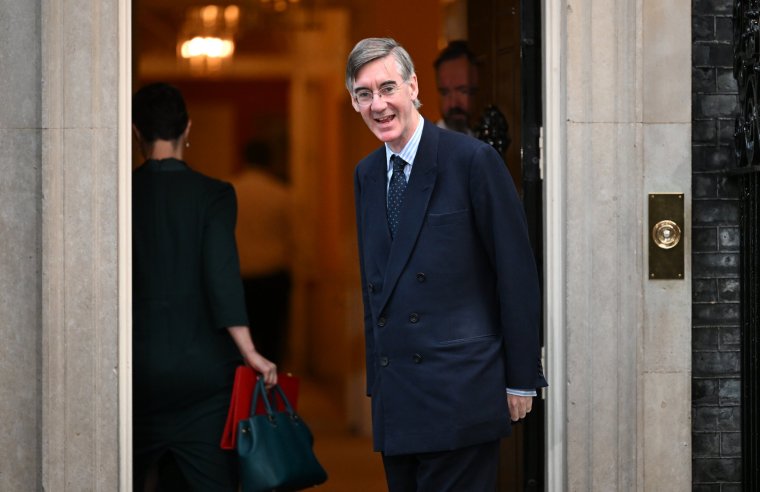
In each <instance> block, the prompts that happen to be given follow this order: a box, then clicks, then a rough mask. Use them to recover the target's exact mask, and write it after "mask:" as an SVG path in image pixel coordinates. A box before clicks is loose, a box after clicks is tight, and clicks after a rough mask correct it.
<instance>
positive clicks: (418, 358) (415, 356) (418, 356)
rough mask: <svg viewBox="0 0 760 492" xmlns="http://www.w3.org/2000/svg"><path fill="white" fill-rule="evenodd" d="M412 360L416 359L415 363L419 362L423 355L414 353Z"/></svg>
mask: <svg viewBox="0 0 760 492" xmlns="http://www.w3.org/2000/svg"><path fill="white" fill-rule="evenodd" d="M412 360H413V361H414V363H415V364H419V363H420V362H422V356H421V355H420V354H414V355H413V356H412Z"/></svg>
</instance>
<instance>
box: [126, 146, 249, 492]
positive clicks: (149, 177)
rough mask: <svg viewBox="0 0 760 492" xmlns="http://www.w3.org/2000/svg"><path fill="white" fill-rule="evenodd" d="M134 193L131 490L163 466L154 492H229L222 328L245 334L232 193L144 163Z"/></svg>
mask: <svg viewBox="0 0 760 492" xmlns="http://www.w3.org/2000/svg"><path fill="white" fill-rule="evenodd" d="M132 190H133V193H132V202H133V206H132V207H133V208H132V210H133V217H132V220H133V229H132V233H133V251H132V254H133V356H132V360H133V364H134V367H133V375H134V412H133V423H134V476H135V490H142V489H143V481H144V480H145V475H146V471H147V469H148V467H150V466H151V464H153V463H155V462H156V461H157V460H161V463H162V464H164V463H168V464H169V465H171V466H168V467H165V468H166V469H168V470H174V473H173V474H172V473H171V472H166V471H162V476H163V478H164V482H165V484H164V485H163V488H162V489H160V490H199V491H200V490H202V491H214V490H230V491H234V490H236V477H235V475H236V473H235V472H236V470H235V461H234V456H232V454H231V453H230V452H225V451H222V450H221V449H220V447H219V440H220V438H221V433H222V430H223V428H224V422H225V418H226V414H227V409H228V406H229V401H230V393H231V390H232V382H233V377H234V372H235V367H236V366H237V365H238V364H240V363H241V357H240V353H239V352H238V350H237V348H236V346H235V344H234V342H233V340H232V337H230V335H229V333H228V332H227V330H226V329H225V328H226V327H228V326H237V325H247V324H248V319H247V316H246V312H245V302H244V297H243V290H242V283H241V279H240V267H239V263H238V255H237V248H236V246H235V220H236V215H237V205H236V201H235V192H234V190H233V188H232V186H231V185H229V184H228V183H224V182H222V181H218V180H215V179H212V178H209V177H207V176H204V175H202V174H200V173H197V172H195V171H193V170H191V169H190V168H189V167H188V166H187V165H186V164H185V163H184V162H182V161H179V160H176V159H163V160H160V161H156V160H149V161H147V162H146V163H145V164H143V165H142V166H140V167H139V168H138V169H136V170H135V171H134V173H133V181H132ZM172 475H174V479H177V480H179V479H181V478H182V477H184V481H185V483H184V484H183V483H182V481H181V480H179V481H175V482H174V484H173V485H171V484H169V483H166V481H171V480H172Z"/></svg>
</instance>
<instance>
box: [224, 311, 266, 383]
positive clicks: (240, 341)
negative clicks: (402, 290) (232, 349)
mask: <svg viewBox="0 0 760 492" xmlns="http://www.w3.org/2000/svg"><path fill="white" fill-rule="evenodd" d="M227 331H228V332H229V333H230V336H231V337H232V339H233V340H234V341H235V345H237V348H238V350H239V351H240V355H242V356H243V360H244V361H245V364H246V365H248V366H251V367H252V368H253V369H254V370H256V371H258V372H260V373H261V375H262V376H263V377H264V383H265V384H266V385H267V387H271V386H274V385H275V384H277V366H276V365H274V364H273V363H272V362H270V361H269V360H267V359H265V358H264V357H263V356H262V355H261V354H260V353H258V352H257V351H256V347H254V345H253V339H252V338H251V332H250V330H249V329H248V327H247V326H230V327H228V328H227Z"/></svg>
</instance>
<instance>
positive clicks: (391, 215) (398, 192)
mask: <svg viewBox="0 0 760 492" xmlns="http://www.w3.org/2000/svg"><path fill="white" fill-rule="evenodd" d="M391 164H393V174H392V175H391V182H390V183H389V184H388V229H390V231H391V238H393V237H395V236H396V229H398V223H399V219H400V218H401V205H402V204H403V202H404V192H405V191H406V176H405V175H404V166H405V165H406V162H405V161H404V160H403V159H402V158H401V157H399V156H397V155H395V154H394V155H392V156H391Z"/></svg>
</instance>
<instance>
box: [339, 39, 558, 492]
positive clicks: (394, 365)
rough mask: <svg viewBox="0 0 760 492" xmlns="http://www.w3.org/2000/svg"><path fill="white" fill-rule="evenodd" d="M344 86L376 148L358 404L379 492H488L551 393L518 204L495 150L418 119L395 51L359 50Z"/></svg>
mask: <svg viewBox="0 0 760 492" xmlns="http://www.w3.org/2000/svg"><path fill="white" fill-rule="evenodd" d="M346 87H347V88H348V91H349V93H350V95H351V99H352V104H353V107H354V109H355V110H356V111H357V112H359V113H360V114H361V116H362V118H363V119H364V122H365V123H366V124H367V126H368V127H369V129H370V130H371V131H372V133H373V134H374V135H375V136H376V137H377V138H378V139H379V140H381V141H382V142H384V145H383V146H381V147H380V148H379V149H377V150H376V151H374V152H373V153H371V154H370V155H368V156H367V157H365V158H364V159H363V160H362V161H361V162H359V164H358V165H357V167H356V173H355V178H354V179H355V181H354V185H355V194H356V217H357V229H358V236H359V257H360V258H359V259H360V268H361V277H362V292H363V300H364V326H365V341H366V356H367V393H368V395H369V396H370V397H371V398H372V423H373V435H374V436H373V437H374V446H375V450H376V451H380V452H381V453H382V456H383V464H384V466H385V472H386V478H387V480H388V488H389V490H390V491H391V492H397V491H435V492H444V491H462V490H468V491H489V492H490V491H492V490H494V489H495V486H496V478H497V471H498V448H499V439H500V438H502V437H504V436H507V435H509V433H510V420H512V421H518V420H520V419H522V418H524V417H525V416H526V414H527V413H528V412H530V409H531V405H532V398H533V396H535V395H536V388H540V387H544V386H546V380H545V379H544V376H543V370H542V368H541V362H540V355H539V341H538V340H539V338H538V335H539V312H540V308H541V303H540V295H539V288H538V278H537V274H536V265H535V260H534V258H533V254H532V252H531V248H530V244H529V241H528V235H527V229H526V222H525V216H524V213H523V210H522V205H521V203H520V200H519V198H518V195H517V193H516V191H515V187H514V184H513V182H512V180H511V178H510V176H509V174H508V172H507V169H506V167H505V165H504V162H503V161H502V159H501V158H500V157H499V155H498V153H497V152H496V151H495V150H494V149H493V148H492V147H490V146H489V145H487V144H485V143H483V142H480V141H478V140H476V139H474V138H471V137H469V136H467V135H463V134H460V133H455V132H451V131H448V130H443V129H440V128H438V127H437V126H436V125H434V124H433V123H431V122H429V121H426V120H425V119H423V118H422V116H421V115H420V113H419V111H418V108H419V106H420V103H419V100H418V98H417V95H418V91H419V87H418V82H417V75H416V74H415V71H414V64H413V62H412V60H411V57H410V56H409V54H408V53H407V52H406V50H404V48H403V47H401V46H400V45H399V44H398V43H397V42H396V41H394V40H392V39H388V38H368V39H364V40H362V41H360V42H359V43H358V44H357V45H356V46H355V47H354V49H353V50H352V52H351V54H350V55H349V58H348V63H347V66H346ZM505 391H506V393H505Z"/></svg>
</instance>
